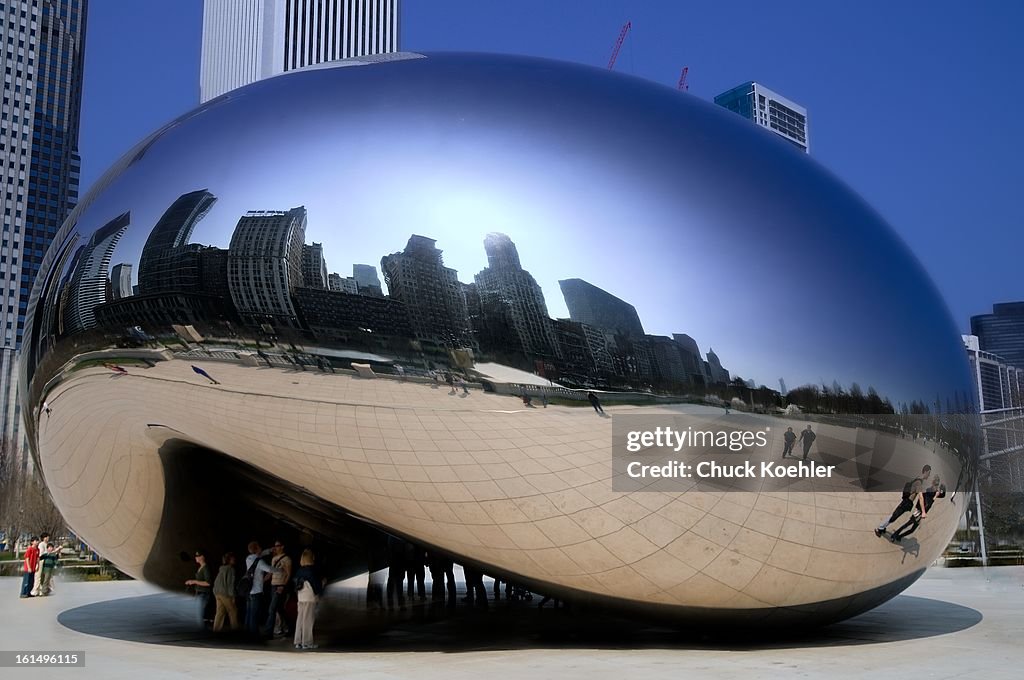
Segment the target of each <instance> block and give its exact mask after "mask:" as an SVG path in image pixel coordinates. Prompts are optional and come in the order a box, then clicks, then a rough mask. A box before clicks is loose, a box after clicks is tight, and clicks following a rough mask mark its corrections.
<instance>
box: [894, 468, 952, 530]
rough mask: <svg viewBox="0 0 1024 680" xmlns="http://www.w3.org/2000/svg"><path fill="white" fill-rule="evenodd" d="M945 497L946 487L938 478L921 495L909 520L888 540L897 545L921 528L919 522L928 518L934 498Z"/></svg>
mask: <svg viewBox="0 0 1024 680" xmlns="http://www.w3.org/2000/svg"><path fill="white" fill-rule="evenodd" d="M945 497H946V487H945V486H943V485H942V482H941V481H940V480H939V478H938V476H936V477H935V479H933V480H932V485H931V487H929V488H928V490H927V491H925V492H923V493H921V495H920V496H919V498H918V499H917V504H918V507H917V508H915V509H914V510H913V511H912V512H911V513H910V519H909V520H907V521H906V522H905V523H904V524H903V526H901V527H900V528H899V529H897V530H896V531H894V532H893V534H892V538H890V539H889V540H890V541H892V542H893V543H899V542H900V541H902V540H903V539H904V538H906V537H907V536H909V535H910V534H912V533H914V532H915V531H917V528H918V527H919V526H921V520H923V519H924V518H925V517H927V516H928V512H929V511H930V510H931V509H932V504H933V503H935V499H936V498H945Z"/></svg>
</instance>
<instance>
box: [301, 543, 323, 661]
mask: <svg viewBox="0 0 1024 680" xmlns="http://www.w3.org/2000/svg"><path fill="white" fill-rule="evenodd" d="M315 561H316V560H315V557H314V555H313V551H312V550H310V549H309V548H306V549H305V550H303V551H302V557H301V558H300V559H299V570H298V571H297V572H295V593H296V599H297V600H298V614H299V615H298V619H297V620H296V622H295V649H316V648H317V645H316V644H314V642H313V622H314V620H315V619H316V606H317V602H318V601H319V600H320V596H321V595H323V593H324V580H323V579H322V578H321V577H320V575H319V574H318V573H317V570H316V566H315V564H314V563H315Z"/></svg>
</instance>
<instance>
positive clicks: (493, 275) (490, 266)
mask: <svg viewBox="0 0 1024 680" xmlns="http://www.w3.org/2000/svg"><path fill="white" fill-rule="evenodd" d="M484 250H485V251H486V252H487V267H486V268H485V269H483V270H482V271H481V272H480V273H479V274H477V275H476V277H475V280H476V285H477V293H478V294H479V295H480V301H481V308H482V313H483V314H487V310H488V308H489V307H495V306H496V307H501V308H503V309H505V310H507V311H506V314H507V318H508V323H509V325H510V326H511V329H512V332H513V333H514V334H515V336H516V342H517V344H518V349H519V350H520V351H522V352H524V353H526V354H527V355H543V356H558V355H559V351H558V340H557V339H556V337H555V330H554V327H553V326H552V323H551V318H550V317H549V316H548V307H547V304H545V302H544V293H543V291H541V288H540V285H539V284H538V283H537V281H536V280H535V279H534V278H533V276H532V275H531V274H530V272H528V271H526V270H525V269H523V267H522V265H521V264H520V262H519V251H518V250H517V249H516V245H515V243H513V242H512V239H510V238H509V237H508V236H506V235H505V234H499V233H492V234H488V235H487V237H486V238H485V239H484Z"/></svg>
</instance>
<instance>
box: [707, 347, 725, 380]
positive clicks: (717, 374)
mask: <svg viewBox="0 0 1024 680" xmlns="http://www.w3.org/2000/svg"><path fill="white" fill-rule="evenodd" d="M708 368H709V369H710V376H711V382H716V383H723V384H724V383H727V382H729V371H727V370H725V368H724V367H723V366H722V362H721V361H720V360H719V359H718V355H717V354H715V350H714V349H709V350H708Z"/></svg>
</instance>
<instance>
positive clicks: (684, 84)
mask: <svg viewBox="0 0 1024 680" xmlns="http://www.w3.org/2000/svg"><path fill="white" fill-rule="evenodd" d="M689 72H690V67H689V66H684V67H683V72H682V73H680V74H679V85H677V86H676V89H679V90H683V91H685V90H689V89H690V86H689V84H688V83H687V82H686V74H687V73H689Z"/></svg>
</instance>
